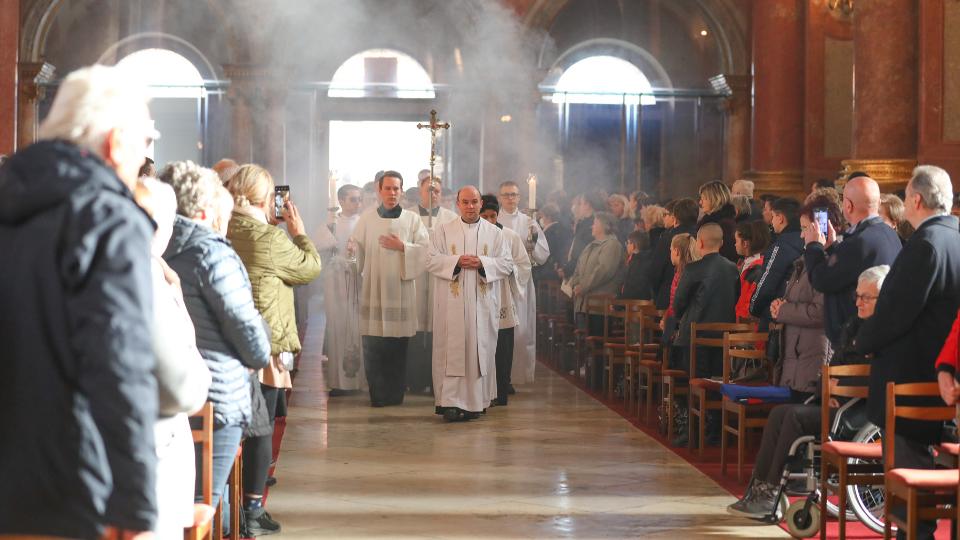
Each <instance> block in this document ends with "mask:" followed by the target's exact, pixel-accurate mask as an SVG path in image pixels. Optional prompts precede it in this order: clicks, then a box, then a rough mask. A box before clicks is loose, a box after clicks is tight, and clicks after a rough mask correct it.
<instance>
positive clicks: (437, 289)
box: [427, 219, 513, 412]
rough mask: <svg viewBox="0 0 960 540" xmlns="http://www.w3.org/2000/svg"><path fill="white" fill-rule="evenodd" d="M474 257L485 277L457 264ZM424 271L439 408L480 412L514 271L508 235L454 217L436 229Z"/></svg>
mask: <svg viewBox="0 0 960 540" xmlns="http://www.w3.org/2000/svg"><path fill="white" fill-rule="evenodd" d="M461 255H475V256H477V257H479V258H480V260H481V262H482V264H483V273H481V272H480V271H479V270H475V269H462V268H460V267H459V266H458V263H459V260H460V256H461ZM427 270H428V271H429V272H430V273H431V274H432V276H433V287H434V293H433V295H434V296H433V392H434V396H435V401H436V405H437V406H438V407H457V408H460V409H463V410H465V411H471V412H480V411H482V410H484V409H485V408H486V407H487V405H488V404H489V401H490V400H489V397H488V395H487V389H486V388H485V387H484V377H486V376H488V375H492V373H493V370H494V355H495V353H496V351H497V331H498V330H499V326H500V286H501V281H502V280H504V279H506V278H507V277H509V276H510V274H511V273H512V272H513V258H512V257H511V256H510V246H509V244H508V241H507V239H506V237H505V236H504V235H503V233H502V232H501V231H500V229H498V228H497V227H496V226H494V225H491V224H490V223H488V222H486V221H484V220H482V219H481V220H479V221H477V222H476V223H464V222H463V220H461V219H457V220H455V221H451V222H448V223H445V224H443V225H441V226H439V227H438V228H437V229H435V230H434V233H433V239H432V249H431V250H430V256H429V258H428V260H427Z"/></svg>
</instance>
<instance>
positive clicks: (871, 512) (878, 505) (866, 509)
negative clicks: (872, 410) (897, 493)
mask: <svg viewBox="0 0 960 540" xmlns="http://www.w3.org/2000/svg"><path fill="white" fill-rule="evenodd" d="M878 440H880V428H878V427H877V426H874V425H873V424H868V425H867V426H866V427H864V428H863V429H861V430H860V432H859V433H857V435H856V437H854V442H874V441H878ZM850 463H877V464H879V463H880V462H879V461H878V460H866V459H854V460H851V461H850ZM847 499H848V500H849V501H850V509H851V510H852V511H853V513H854V515H855V516H856V519H858V520H859V521H860V522H861V523H863V524H864V525H866V526H867V528H868V529H870V530H871V531H873V532H875V533H881V534H882V533H883V502H884V499H885V495H884V492H883V487H882V486H847ZM894 530H896V528H894Z"/></svg>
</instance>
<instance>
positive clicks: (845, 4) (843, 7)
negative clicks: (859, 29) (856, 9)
mask: <svg viewBox="0 0 960 540" xmlns="http://www.w3.org/2000/svg"><path fill="white" fill-rule="evenodd" d="M827 9H829V10H830V12H831V13H833V14H834V15H837V16H839V17H844V18H846V17H850V16H851V15H853V0H827Z"/></svg>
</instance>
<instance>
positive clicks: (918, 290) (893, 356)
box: [844, 165, 960, 538]
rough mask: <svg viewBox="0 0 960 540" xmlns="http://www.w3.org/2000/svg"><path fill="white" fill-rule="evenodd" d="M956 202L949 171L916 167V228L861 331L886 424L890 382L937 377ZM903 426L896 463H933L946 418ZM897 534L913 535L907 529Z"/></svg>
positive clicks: (957, 253) (877, 418)
mask: <svg viewBox="0 0 960 540" xmlns="http://www.w3.org/2000/svg"><path fill="white" fill-rule="evenodd" d="M952 201H953V186H952V184H951V183H950V176H949V175H948V174H947V172H946V171H944V170H943V169H941V168H939V167H933V166H929V165H925V166H920V167H917V168H916V169H914V171H913V178H912V179H911V180H910V183H909V184H908V185H907V192H906V200H905V202H904V206H905V211H904V214H905V217H906V219H907V220H908V221H909V222H910V224H911V225H913V226H914V227H915V228H916V232H915V233H913V235H912V236H911V237H910V239H909V240H908V241H907V243H906V244H905V245H904V246H903V250H902V251H901V252H900V255H899V256H898V257H897V259H896V261H894V263H893V266H892V268H891V269H890V273H889V274H888V275H887V279H886V280H885V281H884V285H883V289H881V291H880V296H879V298H878V299H877V308H876V312H875V313H874V316H873V317H871V318H870V319H867V320H866V321H865V322H864V323H863V326H861V327H860V331H859V332H858V334H857V338H856V342H855V343H856V347H857V350H858V351H860V352H861V353H864V354H873V355H874V359H873V361H872V362H871V373H870V395H869V397H868V399H867V415H868V418H869V420H870V421H871V422H873V423H874V424H876V425H878V426H881V427H882V428H885V410H886V403H885V394H886V384H887V382H895V383H906V382H920V381H929V382H933V381H935V380H937V377H936V373H935V367H934V362H935V360H936V359H937V354H938V353H939V352H940V348H941V346H942V345H943V342H944V340H945V339H946V337H947V335H948V334H949V333H950V326H951V324H952V323H953V319H954V316H955V315H956V313H957V308H958V307H960V232H958V223H957V218H956V217H953V216H951V215H950V207H951V205H952ZM844 244H846V241H844ZM938 401H939V400H938ZM897 427H898V429H897V433H896V438H895V439H894V467H908V468H914V469H932V468H933V457H932V456H931V454H930V452H929V450H928V448H927V447H928V445H930V444H932V443H935V442H938V441H939V439H940V425H939V423H931V422H911V423H907V422H903V423H902V424H901V423H898V424H897ZM898 510H903V509H902V508H901V509H898ZM936 525H937V524H936V522H935V521H931V522H922V523H921V524H920V529H919V533H920V534H919V536H918V538H933V532H934V531H935V530H936ZM897 538H906V536H905V534H904V532H903V531H900V532H898V533H897Z"/></svg>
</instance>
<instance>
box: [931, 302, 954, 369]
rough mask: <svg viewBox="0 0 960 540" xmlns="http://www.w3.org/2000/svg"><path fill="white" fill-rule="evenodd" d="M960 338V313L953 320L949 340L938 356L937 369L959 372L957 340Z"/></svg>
mask: <svg viewBox="0 0 960 540" xmlns="http://www.w3.org/2000/svg"><path fill="white" fill-rule="evenodd" d="M958 338H960V313H958V314H957V318H956V319H954V320H953V327H952V328H951V329H950V333H949V334H948V335H947V340H946V341H945V342H944V343H943V348H942V349H940V355H939V356H937V363H936V366H937V371H949V372H950V373H956V372H957V353H958V351H957V341H958Z"/></svg>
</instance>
